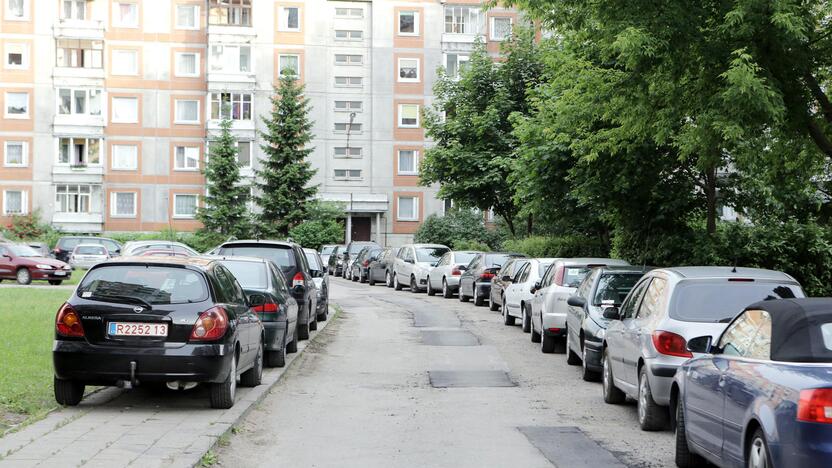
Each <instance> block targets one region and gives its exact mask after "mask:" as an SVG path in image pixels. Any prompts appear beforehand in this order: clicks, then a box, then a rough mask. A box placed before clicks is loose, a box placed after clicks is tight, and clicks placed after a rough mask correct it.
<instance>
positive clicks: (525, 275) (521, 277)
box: [514, 263, 532, 283]
mask: <svg viewBox="0 0 832 468" xmlns="http://www.w3.org/2000/svg"><path fill="white" fill-rule="evenodd" d="M531 271H532V264H531V263H526V265H525V266H524V267H523V268H521V269H520V271H518V272H517V274H516V275H515V276H514V282H515V283H525V282H526V281H527V280H528V279H529V273H530V272H531Z"/></svg>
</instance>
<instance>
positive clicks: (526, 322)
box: [520, 304, 532, 333]
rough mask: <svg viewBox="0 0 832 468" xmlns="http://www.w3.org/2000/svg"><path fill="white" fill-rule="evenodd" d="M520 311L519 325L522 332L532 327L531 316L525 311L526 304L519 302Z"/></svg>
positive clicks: (528, 330) (526, 331)
mask: <svg viewBox="0 0 832 468" xmlns="http://www.w3.org/2000/svg"><path fill="white" fill-rule="evenodd" d="M520 311H521V312H520V313H521V314H522V318H521V319H520V324H521V325H520V326H521V328H520V329H521V330H523V333H528V332H530V331H531V329H532V318H531V317H530V316H529V314H528V313H527V312H526V304H520Z"/></svg>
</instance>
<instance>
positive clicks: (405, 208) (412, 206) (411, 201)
mask: <svg viewBox="0 0 832 468" xmlns="http://www.w3.org/2000/svg"><path fill="white" fill-rule="evenodd" d="M396 218H397V219H398V220H399V221H418V220H419V199H418V198H416V197H399V198H398V210H397V212H396Z"/></svg>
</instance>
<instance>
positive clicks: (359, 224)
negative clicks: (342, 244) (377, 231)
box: [352, 217, 372, 241]
mask: <svg viewBox="0 0 832 468" xmlns="http://www.w3.org/2000/svg"><path fill="white" fill-rule="evenodd" d="M371 236H372V230H371V229H370V218H359V217H353V218H352V240H354V241H369V240H371V239H370V237H371Z"/></svg>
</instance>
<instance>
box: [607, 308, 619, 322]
mask: <svg viewBox="0 0 832 468" xmlns="http://www.w3.org/2000/svg"><path fill="white" fill-rule="evenodd" d="M604 318H605V319H610V320H621V311H619V310H618V307H607V308H606V309H604Z"/></svg>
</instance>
